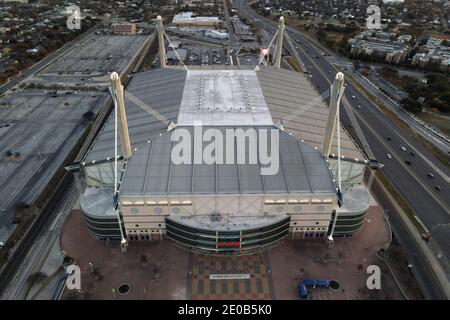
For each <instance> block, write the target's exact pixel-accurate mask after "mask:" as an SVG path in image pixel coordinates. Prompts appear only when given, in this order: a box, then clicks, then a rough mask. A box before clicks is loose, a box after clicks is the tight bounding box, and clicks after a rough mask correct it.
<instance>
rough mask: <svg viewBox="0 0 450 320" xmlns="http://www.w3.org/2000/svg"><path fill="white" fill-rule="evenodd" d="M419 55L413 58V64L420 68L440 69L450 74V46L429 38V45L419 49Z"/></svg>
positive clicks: (439, 40)
mask: <svg viewBox="0 0 450 320" xmlns="http://www.w3.org/2000/svg"><path fill="white" fill-rule="evenodd" d="M418 51H419V52H418V53H416V54H415V55H414V56H413V59H412V64H413V65H415V66H418V67H419V68H432V67H436V66H437V67H438V68H439V70H441V71H443V72H450V46H447V45H445V43H444V41H443V40H441V39H436V38H429V39H428V41H427V43H426V44H425V45H424V46H422V47H419V49H418Z"/></svg>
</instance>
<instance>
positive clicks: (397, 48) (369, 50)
mask: <svg viewBox="0 0 450 320" xmlns="http://www.w3.org/2000/svg"><path fill="white" fill-rule="evenodd" d="M411 40H412V36H410V35H402V36H399V37H396V35H395V34H389V33H387V32H380V31H364V32H362V33H360V34H359V35H357V36H356V37H354V38H352V39H350V40H349V41H348V43H349V44H350V45H351V51H350V53H351V55H352V56H361V55H363V56H367V57H371V58H375V59H379V60H382V61H384V62H386V63H392V64H400V63H402V62H404V61H405V60H406V59H407V58H408V56H409V54H410V52H411V46H410V41H411Z"/></svg>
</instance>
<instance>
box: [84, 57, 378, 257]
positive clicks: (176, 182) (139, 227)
mask: <svg viewBox="0 0 450 320" xmlns="http://www.w3.org/2000/svg"><path fill="white" fill-rule="evenodd" d="M163 54H164V52H163ZM163 58H164V56H163ZM341 85H343V78H342V79H341ZM114 88H116V89H115V90H114ZM335 89H336V88H335ZM332 90H333V89H332ZM112 92H115V94H116V98H117V104H116V109H118V111H117V112H118V120H115V117H114V113H113V114H112V115H111V116H110V118H109V119H108V120H107V122H106V124H105V125H104V127H103V128H102V130H101V131H100V133H99V134H98V136H97V138H96V140H95V141H94V143H93V144H92V145H91V147H90V149H89V150H88V152H87V153H86V155H85V157H84V159H83V160H82V162H80V163H79V164H77V165H78V167H79V170H78V172H77V173H76V174H77V175H78V176H79V181H80V182H81V184H82V188H83V189H82V194H81V196H80V207H81V209H82V212H83V215H84V218H85V221H86V225H87V228H88V229H89V231H90V233H91V234H92V235H93V236H95V237H97V238H99V239H119V240H120V239H122V243H127V242H132V241H160V240H166V239H170V240H173V241H175V242H177V243H179V244H181V245H183V246H185V247H187V248H190V249H193V250H197V251H201V252H208V253H213V254H214V253H216V254H220V253H231V254H233V253H236V254H239V253H248V252H252V251H254V250H260V249H261V248H264V247H266V246H269V245H272V244H274V243H276V242H277V241H279V240H280V239H283V238H285V237H291V238H293V239H304V238H317V239H323V240H325V239H327V238H330V236H331V237H339V236H340V237H345V236H351V235H353V234H355V233H357V232H359V231H360V230H361V229H362V227H363V224H364V220H365V219H364V217H365V214H366V212H367V210H368V207H369V200H370V196H369V194H368V192H367V190H366V189H365V187H364V185H363V183H362V175H363V171H364V169H365V166H366V165H367V164H368V163H369V161H367V160H364V155H363V154H362V152H361V151H360V150H359V149H358V147H357V146H356V144H355V143H354V141H353V140H352V139H351V138H350V136H349V135H348V134H347V133H346V131H345V129H344V128H341V129H340V130H341V134H340V154H339V155H340V156H339V157H337V156H336V155H338V141H337V138H336V135H334V134H333V133H334V131H335V130H334V129H335V127H340V125H336V124H335V122H336V112H334V114H333V113H332V112H330V110H329V108H328V106H327V104H326V103H325V102H324V101H323V99H322V98H321V97H320V95H319V94H318V92H317V91H316V90H315V89H314V88H313V87H312V86H311V84H310V82H309V80H308V78H307V77H306V76H305V75H304V74H302V73H298V72H294V71H290V70H285V69H280V68H277V67H276V66H258V67H256V68H250V67H248V66H198V67H194V66H189V69H188V68H186V67H184V68H183V67H179V66H178V67H177V66H171V67H167V66H165V65H162V68H161V69H154V70H149V71H144V72H140V73H136V74H134V75H133V77H132V79H131V82H130V83H129V85H128V87H127V90H126V93H125V94H124V92H123V88H122V87H121V85H120V80H118V77H116V78H115V79H114V76H113V80H112ZM332 92H333V91H332ZM332 100H333V99H332ZM337 103H339V102H337ZM332 104H333V103H332V102H330V106H331V107H332ZM334 104H335V105H336V101H335V103H334ZM331 107H330V109H331ZM199 124H201V129H202V130H203V131H202V132H203V133H202V134H203V135H205V134H206V133H207V132H213V133H214V134H213V136H214V138H215V139H212V137H211V136H210V137H209V141H212V142H205V141H204V140H202V145H201V147H203V148H207V146H208V145H213V146H214V150H215V151H214V154H215V156H216V160H217V156H218V155H220V156H222V157H223V159H227V160H229V161H213V162H212V163H211V162H209V163H206V162H205V161H200V162H199V161H196V159H194V158H195V153H194V154H184V155H183V156H184V158H185V161H184V162H183V163H174V161H173V152H174V148H176V145H177V144H176V143H175V142H174V136H177V135H178V136H179V135H180V134H181V133H183V134H184V135H186V133H189V135H188V136H189V139H191V138H192V139H194V138H193V137H194V136H195V135H196V130H198V127H199ZM116 125H117V126H118V127H119V129H120V139H117V140H118V145H117V148H118V150H119V151H118V153H116V155H117V156H118V161H117V163H116V161H115V148H116V146H115V141H116V135H117V129H116V128H115V126H116ZM237 130H240V132H244V133H249V132H250V133H251V132H253V131H254V132H258V133H261V132H265V133H267V135H268V136H269V133H273V132H274V131H276V136H277V137H278V138H277V139H278V140H277V141H278V143H279V153H278V154H279V157H278V163H277V170H276V172H275V173H274V174H270V175H263V174H261V172H262V170H263V169H264V168H267V165H266V164H265V163H266V162H263V161H262V159H261V156H260V155H255V153H258V152H255V151H256V150H257V149H258V148H260V147H257V148H256V149H253V150H252V148H251V145H252V137H254V136H255V135H251V134H247V135H245V137H244V139H243V140H241V141H239V137H238V135H235V136H234V137H232V138H231V140H229V139H227V141H226V143H225V144H226V147H224V148H222V149H221V151H220V152H219V151H218V150H219V149H220V148H219V144H220V143H222V142H221V141H219V140H220V139H219V140H218V139H217V136H219V135H220V136H224V137H225V136H227V132H228V131H233V132H236V131H237ZM256 136H257V139H261V138H262V137H263V136H264V134H263V135H261V134H259V135H256ZM268 136H266V137H264V141H269V142H270V141H272V143H273V136H271V137H268ZM227 137H228V136H227ZM270 138H272V140H271V139H270ZM207 140H208V139H207ZM230 141H231V142H230ZM185 142H186V141H185ZM187 142H188V144H192V145H193V144H195V141H191V140H189V141H187ZM230 144H231V145H230ZM242 144H244V145H246V148H244V149H245V150H244V149H242V150H244V152H245V154H244V155H245V157H244V158H245V159H246V160H248V159H250V158H256V162H249V161H239V159H238V155H236V154H235V152H232V151H235V150H236V148H239V145H242ZM269 144H270V143H269ZM236 145H237V146H236ZM270 148H271V146H269V147H268V150H271V149H270ZM258 151H259V150H258ZM266 151H267V150H266ZM272 156H273V154H272ZM338 158H339V159H341V160H342V161H338ZM241 160H242V159H241ZM338 162H340V177H341V179H340V181H339V182H340V184H338V183H337V181H336V179H337V178H336V177H337V175H338ZM263 163H264V164H263ZM116 165H117V172H118V174H117V175H115V174H114V172H115V166H116ZM339 185H341V189H339V187H338V186H339ZM115 186H117V189H116V191H117V192H115V190H114V188H115ZM342 195H344V199H345V201H342ZM337 212H338V214H336V213H337Z"/></svg>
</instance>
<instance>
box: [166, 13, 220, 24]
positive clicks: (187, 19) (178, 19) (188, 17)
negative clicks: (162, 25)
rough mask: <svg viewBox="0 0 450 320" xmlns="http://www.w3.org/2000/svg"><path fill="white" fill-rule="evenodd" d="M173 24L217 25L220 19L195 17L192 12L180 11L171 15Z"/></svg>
mask: <svg viewBox="0 0 450 320" xmlns="http://www.w3.org/2000/svg"><path fill="white" fill-rule="evenodd" d="M172 24H173V25H174V26H197V27H218V26H220V25H221V24H222V20H220V19H219V18H218V17H197V16H195V15H194V13H193V12H191V11H189V12H181V13H179V14H177V15H175V16H174V17H173V20H172Z"/></svg>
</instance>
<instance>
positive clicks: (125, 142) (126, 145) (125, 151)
mask: <svg viewBox="0 0 450 320" xmlns="http://www.w3.org/2000/svg"><path fill="white" fill-rule="evenodd" d="M111 87H112V89H113V93H114V94H115V96H116V99H117V101H116V102H117V105H116V108H117V111H118V116H119V117H118V118H119V119H118V120H119V127H120V144H121V146H122V155H123V157H124V158H125V159H129V158H130V157H131V143H130V136H129V134H128V123H127V115H126V113H125V102H124V95H123V86H122V83H121V82H120V77H119V75H118V74H117V73H116V72H113V73H112V74H111ZM116 156H117V155H116Z"/></svg>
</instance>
